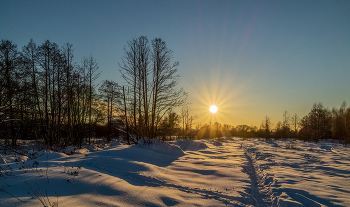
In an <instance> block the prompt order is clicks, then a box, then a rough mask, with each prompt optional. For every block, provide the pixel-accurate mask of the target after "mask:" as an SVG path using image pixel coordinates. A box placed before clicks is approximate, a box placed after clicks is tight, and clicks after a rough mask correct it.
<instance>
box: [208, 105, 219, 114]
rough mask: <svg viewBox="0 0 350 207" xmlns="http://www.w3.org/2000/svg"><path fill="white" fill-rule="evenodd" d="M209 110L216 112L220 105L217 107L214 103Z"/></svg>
mask: <svg viewBox="0 0 350 207" xmlns="http://www.w3.org/2000/svg"><path fill="white" fill-rule="evenodd" d="M209 110H210V112H211V113H216V111H217V110H218V107H216V106H215V105H212V106H211V107H210V109H209Z"/></svg>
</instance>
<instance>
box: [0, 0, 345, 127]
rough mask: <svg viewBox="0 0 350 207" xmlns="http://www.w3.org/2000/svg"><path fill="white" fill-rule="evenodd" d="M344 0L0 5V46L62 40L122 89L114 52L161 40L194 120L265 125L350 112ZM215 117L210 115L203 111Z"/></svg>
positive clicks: (86, 0)
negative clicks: (318, 109) (286, 117)
mask: <svg viewBox="0 0 350 207" xmlns="http://www.w3.org/2000/svg"><path fill="white" fill-rule="evenodd" d="M349 22H350V1H347V0H339V1H331V0H329V1H323V0H317V1H301V0H296V1H283V0H282V1H273V0H271V1H265V0H261V1H249V0H248V1H241V0H237V1H236V0H229V1H196V0H191V1H183V0H177V1H171V0H169V1H152V0H150V1H141V0H140V1H117V0H113V1H89V0H84V1H83V0H81V1H68V0H63V1H56V0H52V1H35V0H33V1H7V0H0V39H9V40H12V41H13V43H15V44H17V45H18V48H19V49H21V48H22V46H24V45H26V44H27V43H28V42H29V40H30V39H31V38H33V39H34V41H35V42H36V43H37V44H38V45H40V44H42V43H43V42H44V41H45V40H47V39H48V40H50V41H51V42H55V43H57V44H58V45H60V46H63V44H64V43H67V42H69V43H71V44H73V47H74V56H75V57H74V60H75V62H76V63H77V64H80V62H81V59H82V58H83V57H84V56H89V55H92V56H93V57H94V58H95V59H96V60H97V62H98V64H99V68H100V71H101V76H100V78H99V81H102V80H105V79H108V80H114V81H116V82H117V83H119V84H120V85H123V84H125V81H124V80H123V79H122V78H121V75H120V72H119V66H118V63H121V62H122V57H123V54H124V46H126V45H127V42H128V41H130V40H132V39H133V38H137V37H139V36H141V35H145V36H147V37H148V39H149V40H151V39H154V38H162V40H164V41H165V42H166V44H167V47H168V48H169V49H171V50H172V51H173V57H174V58H173V61H179V63H180V65H179V67H178V73H179V75H180V76H181V78H180V81H179V84H178V87H179V88H180V87H183V88H184V89H185V91H187V92H188V95H189V101H190V102H191V105H189V108H190V109H191V112H192V114H193V115H196V117H197V119H196V120H195V122H196V123H201V124H204V123H209V122H212V123H213V122H216V121H218V122H220V123H222V124H223V123H226V124H231V125H238V124H246V125H256V126H260V124H261V121H262V120H263V119H264V117H265V116H269V117H270V118H271V121H272V123H273V124H276V123H277V122H278V121H281V120H282V115H283V112H284V111H285V110H286V111H288V112H289V114H291V115H294V114H297V115H298V116H299V117H303V116H304V115H306V114H307V113H308V112H309V111H310V109H311V108H312V105H313V104H314V103H318V102H322V103H323V105H324V106H325V107H328V108H330V109H331V108H333V107H337V108H339V107H340V106H341V104H342V102H343V101H346V102H347V103H348V106H350V81H349V77H350V23H349ZM211 105H216V106H217V107H218V112H217V113H216V114H211V113H210V111H209V107H210V106H211Z"/></svg>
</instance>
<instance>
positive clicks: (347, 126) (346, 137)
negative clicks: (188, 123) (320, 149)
mask: <svg viewBox="0 0 350 207" xmlns="http://www.w3.org/2000/svg"><path fill="white" fill-rule="evenodd" d="M197 129H198V130H197V131H196V133H195V136H196V137H197V138H199V139H201V138H214V137H222V136H238V137H243V138H250V137H262V138H266V139H269V138H296V139H302V140H304V141H318V140H320V139H337V140H342V141H345V142H349V141H350V108H349V107H346V103H345V102H344V103H343V104H342V105H341V107H340V108H332V109H328V108H325V107H324V106H323V104H322V103H318V104H316V103H315V104H314V105H313V106H312V108H311V111H310V112H309V113H308V114H307V115H305V116H303V117H302V118H299V117H298V115H297V114H294V115H290V114H289V113H288V112H287V111H284V113H283V114H282V121H279V122H277V124H275V125H273V123H272V122H271V120H270V118H269V117H268V116H266V117H265V118H264V119H263V120H262V123H261V125H260V126H259V127H257V126H248V125H237V126H236V127H234V126H231V125H226V124H224V125H221V124H220V123H218V122H216V123H214V124H204V125H203V126H197Z"/></svg>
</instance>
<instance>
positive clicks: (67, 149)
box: [64, 146, 74, 155]
mask: <svg viewBox="0 0 350 207" xmlns="http://www.w3.org/2000/svg"><path fill="white" fill-rule="evenodd" d="M73 151H74V147H73V146H67V147H66V149H64V153H66V154H67V155H71V154H73Z"/></svg>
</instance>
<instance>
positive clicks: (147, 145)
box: [137, 138, 185, 157]
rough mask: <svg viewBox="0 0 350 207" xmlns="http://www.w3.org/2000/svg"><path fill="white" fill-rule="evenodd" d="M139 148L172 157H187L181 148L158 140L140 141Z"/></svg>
mask: <svg viewBox="0 0 350 207" xmlns="http://www.w3.org/2000/svg"><path fill="white" fill-rule="evenodd" d="M137 146H139V147H141V148H144V149H149V150H152V151H154V152H158V153H162V154H167V155H171V156H178V157H181V156H183V155H185V153H184V152H183V151H182V149H181V148H180V147H179V146H177V145H174V144H169V143H167V142H163V141H161V140H158V139H146V138H145V139H140V140H139V142H138V144H137Z"/></svg>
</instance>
